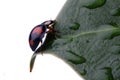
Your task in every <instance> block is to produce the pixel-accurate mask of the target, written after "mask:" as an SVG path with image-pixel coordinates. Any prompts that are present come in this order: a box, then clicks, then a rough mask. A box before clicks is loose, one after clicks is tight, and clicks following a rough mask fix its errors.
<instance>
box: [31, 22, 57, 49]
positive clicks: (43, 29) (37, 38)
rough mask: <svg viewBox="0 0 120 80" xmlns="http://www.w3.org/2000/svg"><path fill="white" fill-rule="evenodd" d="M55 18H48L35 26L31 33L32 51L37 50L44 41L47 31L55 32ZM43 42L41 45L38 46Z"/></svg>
mask: <svg viewBox="0 0 120 80" xmlns="http://www.w3.org/2000/svg"><path fill="white" fill-rule="evenodd" d="M54 24H55V20H48V21H45V22H43V23H42V24H40V25H37V26H35V27H34V28H33V29H32V31H31V32H30V35H29V45H30V48H31V49H32V51H36V50H37V49H38V47H40V46H41V45H42V44H43V43H44V38H45V37H46V36H45V35H47V33H49V32H53V31H54V29H53V25H54ZM40 43H41V45H40V46H38V45H39V44H40Z"/></svg>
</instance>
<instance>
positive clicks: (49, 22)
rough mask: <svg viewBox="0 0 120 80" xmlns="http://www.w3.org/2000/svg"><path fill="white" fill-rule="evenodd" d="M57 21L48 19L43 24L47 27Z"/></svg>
mask: <svg viewBox="0 0 120 80" xmlns="http://www.w3.org/2000/svg"><path fill="white" fill-rule="evenodd" d="M55 22H56V20H48V21H45V22H44V23H43V24H44V25H45V26H47V27H49V26H50V25H54V24H55Z"/></svg>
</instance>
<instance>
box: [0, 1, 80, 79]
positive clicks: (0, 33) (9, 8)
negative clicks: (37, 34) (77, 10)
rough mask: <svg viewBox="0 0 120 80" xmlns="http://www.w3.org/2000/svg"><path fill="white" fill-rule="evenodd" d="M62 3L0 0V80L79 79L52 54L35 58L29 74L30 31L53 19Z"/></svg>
mask: <svg viewBox="0 0 120 80" xmlns="http://www.w3.org/2000/svg"><path fill="white" fill-rule="evenodd" d="M65 1H66V0H0V80H82V79H81V78H80V77H79V76H78V75H77V74H76V72H74V70H73V69H71V67H69V66H68V65H67V64H66V63H64V62H63V61H62V60H60V59H58V58H56V57H54V56H52V55H43V56H41V55H39V56H37V59H36V62H35V66H34V68H33V72H32V73H30V72H29V61H30V58H31V56H32V54H33V52H32V51H31V49H30V47H29V44H28V36H29V33H30V31H31V29H32V28H33V27H34V26H36V25H38V24H40V23H41V22H43V21H45V20H49V19H55V18H56V16H57V14H58V13H59V11H60V10H61V8H62V6H63V4H64V3H65Z"/></svg>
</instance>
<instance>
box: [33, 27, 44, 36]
mask: <svg viewBox="0 0 120 80" xmlns="http://www.w3.org/2000/svg"><path fill="white" fill-rule="evenodd" d="M42 32H43V30H42V28H41V27H36V28H35V29H34V30H33V32H32V33H33V34H34V33H36V34H41V33H42Z"/></svg>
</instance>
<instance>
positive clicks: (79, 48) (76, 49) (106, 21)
mask: <svg viewBox="0 0 120 80" xmlns="http://www.w3.org/2000/svg"><path fill="white" fill-rule="evenodd" d="M89 2H90V5H86V4H88V3H89ZM91 4H92V5H91ZM85 5H86V6H88V7H87V8H86V6H85ZM119 5H120V0H117V1H116V0H68V1H67V2H66V4H65V5H64V7H63V8H62V10H61V11H60V13H59V15H58V16H57V19H56V20H57V23H56V25H55V26H54V27H55V29H56V30H58V31H59V33H58V34H59V36H60V37H57V38H54V39H51V38H50V39H51V40H50V41H52V42H51V44H50V45H48V46H46V47H45V48H46V50H45V51H49V52H51V53H50V54H54V55H56V56H58V57H59V58H61V59H63V60H64V61H65V62H66V63H68V64H69V65H70V66H71V67H72V68H73V69H74V70H75V71H76V72H77V73H78V74H80V75H82V76H83V77H84V78H85V79H86V80H120V74H119V73H120V17H119V16H118V13H119V12H116V11H115V12H114V11H113V9H118V8H119ZM98 7H99V8H98ZM111 11H113V12H111ZM114 14H115V15H114ZM116 14H117V16H116ZM47 43H49V41H48V42H46V45H47ZM48 65H49V64H48Z"/></svg>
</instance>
